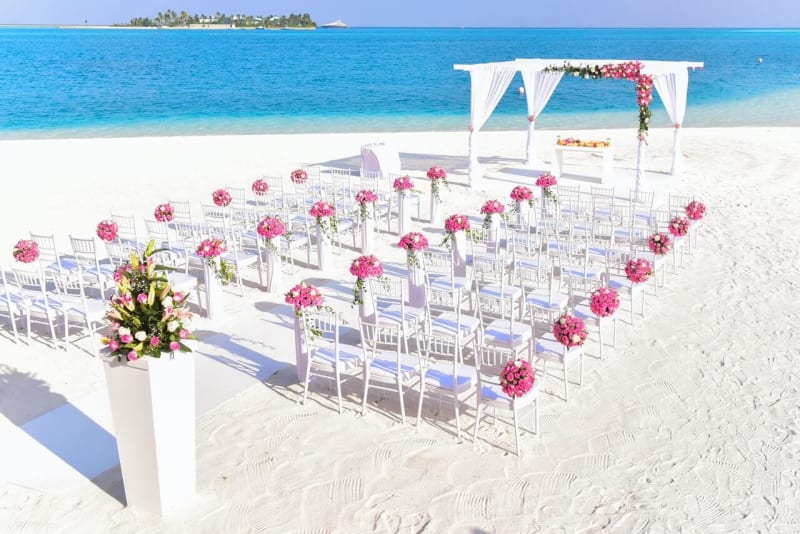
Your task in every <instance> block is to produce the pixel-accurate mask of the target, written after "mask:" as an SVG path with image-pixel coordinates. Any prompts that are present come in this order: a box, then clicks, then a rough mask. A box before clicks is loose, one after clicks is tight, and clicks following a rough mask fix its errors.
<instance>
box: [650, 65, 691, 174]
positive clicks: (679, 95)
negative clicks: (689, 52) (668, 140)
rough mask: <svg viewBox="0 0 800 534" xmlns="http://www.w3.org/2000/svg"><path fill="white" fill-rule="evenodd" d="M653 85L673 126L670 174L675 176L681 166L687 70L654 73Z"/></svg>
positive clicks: (687, 79) (687, 82)
mask: <svg viewBox="0 0 800 534" xmlns="http://www.w3.org/2000/svg"><path fill="white" fill-rule="evenodd" d="M653 85H654V86H655V88H656V91H658V96H660V97H661V101H662V102H663V103H664V107H665V108H666V109H667V115H669V119H670V120H671V121H672V124H673V125H674V126H675V130H674V132H673V141H672V171H671V173H672V175H673V176H677V175H679V174H680V173H681V170H682V167H683V165H682V164H683V158H682V157H681V125H682V124H683V117H684V115H686V95H687V94H688V92H689V71H688V70H687V69H680V70H677V71H675V72H669V73H664V74H656V75H655V76H653Z"/></svg>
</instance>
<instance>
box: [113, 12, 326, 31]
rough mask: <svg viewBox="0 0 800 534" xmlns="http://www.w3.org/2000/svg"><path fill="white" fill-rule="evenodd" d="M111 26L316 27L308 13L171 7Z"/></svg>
mask: <svg viewBox="0 0 800 534" xmlns="http://www.w3.org/2000/svg"><path fill="white" fill-rule="evenodd" d="M113 26H114V27H115V28H159V27H161V28H250V29H256V28H263V29H284V28H285V29H298V30H299V29H316V27H317V23H316V22H314V21H313V20H312V19H311V15H309V14H308V13H302V14H300V13H292V14H290V15H264V16H257V15H244V14H232V15H226V14H225V13H219V12H217V13H215V14H214V15H206V14H205V13H203V14H199V15H198V14H194V15H189V14H188V13H187V12H186V11H181V12H180V13H177V12H175V11H172V10H171V9H168V10H166V11H165V12H163V13H158V14H157V15H156V16H155V17H154V18H152V19H151V18H148V17H136V18H133V19H131V20H130V22H128V23H121V24H114V25H113Z"/></svg>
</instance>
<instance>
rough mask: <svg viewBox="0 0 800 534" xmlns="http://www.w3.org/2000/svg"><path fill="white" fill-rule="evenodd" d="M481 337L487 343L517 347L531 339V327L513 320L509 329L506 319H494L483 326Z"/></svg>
mask: <svg viewBox="0 0 800 534" xmlns="http://www.w3.org/2000/svg"><path fill="white" fill-rule="evenodd" d="M483 339H484V341H485V342H486V343H487V344H489V345H501V346H504V347H518V346H520V345H523V344H525V343H527V342H528V341H529V340H530V339H531V327H530V325H527V324H525V323H519V322H516V321H515V322H514V323H513V326H512V328H511V329H510V331H509V323H508V320H507V319H496V320H494V321H492V322H491V323H489V324H488V325H486V327H485V328H484V331H483Z"/></svg>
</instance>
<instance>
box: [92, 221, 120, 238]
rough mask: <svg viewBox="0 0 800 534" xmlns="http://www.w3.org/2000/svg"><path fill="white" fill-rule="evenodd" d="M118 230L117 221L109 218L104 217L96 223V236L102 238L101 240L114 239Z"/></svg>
mask: <svg viewBox="0 0 800 534" xmlns="http://www.w3.org/2000/svg"><path fill="white" fill-rule="evenodd" d="M118 232H119V226H118V225H117V223H115V222H114V221H112V220H110V219H106V220H104V221H100V222H99V223H97V230H96V233H97V237H99V238H100V239H102V240H103V241H108V242H111V241H114V240H115V239H116V238H117V233H118Z"/></svg>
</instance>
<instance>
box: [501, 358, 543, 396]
mask: <svg viewBox="0 0 800 534" xmlns="http://www.w3.org/2000/svg"><path fill="white" fill-rule="evenodd" d="M534 375H535V372H534V369H533V367H532V366H531V364H530V363H529V362H528V360H523V359H519V360H511V361H509V362H508V363H507V364H506V366H505V367H504V368H503V370H502V371H501V372H500V387H502V388H503V393H505V394H506V395H508V396H509V397H512V398H514V397H522V396H523V395H525V394H526V393H528V392H529V391H530V390H531V389H533V384H534V382H535V380H536V379H535V376H534Z"/></svg>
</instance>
